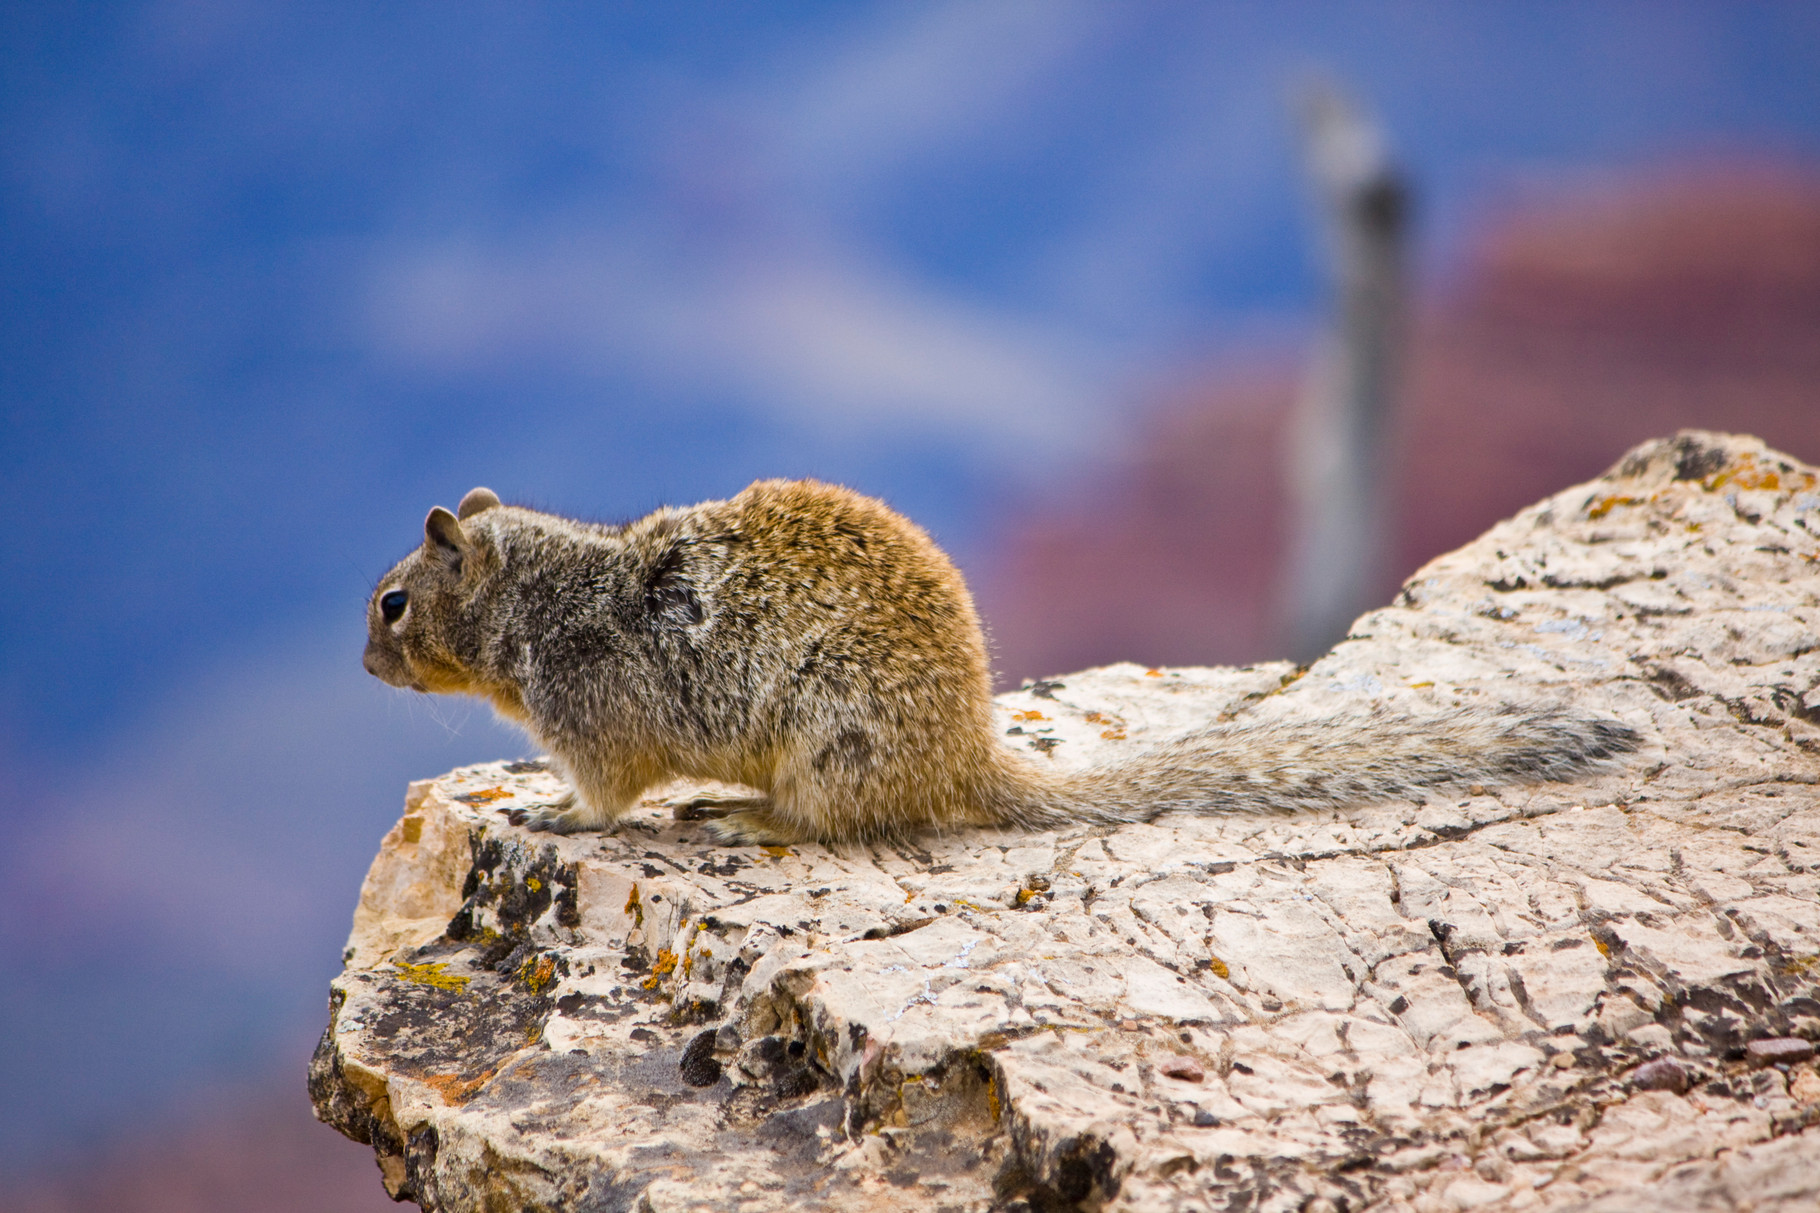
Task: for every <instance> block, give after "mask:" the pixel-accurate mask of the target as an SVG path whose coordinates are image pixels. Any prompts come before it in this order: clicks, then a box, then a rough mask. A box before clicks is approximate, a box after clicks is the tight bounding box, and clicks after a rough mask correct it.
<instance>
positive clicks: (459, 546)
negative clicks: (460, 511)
mask: <svg viewBox="0 0 1820 1213" xmlns="http://www.w3.org/2000/svg"><path fill="white" fill-rule="evenodd" d="M423 538H424V542H425V543H427V544H428V545H429V546H430V547H431V548H433V549H434V550H435V552H436V554H437V555H439V556H441V557H442V558H443V559H444V560H446V561H448V562H449V563H450V564H451V565H454V566H455V567H456V568H460V567H461V558H462V557H463V556H465V555H467V552H468V549H469V548H470V547H472V546H473V544H472V543H471V541H470V540H469V539H468V533H467V532H466V531H464V530H462V529H461V523H460V521H459V520H457V519H456V517H455V515H453V514H451V513H449V512H448V511H447V510H445V509H443V508H442V507H441V506H437V507H436V508H435V509H433V510H431V511H430V516H429V517H428V518H425V519H424V520H423Z"/></svg>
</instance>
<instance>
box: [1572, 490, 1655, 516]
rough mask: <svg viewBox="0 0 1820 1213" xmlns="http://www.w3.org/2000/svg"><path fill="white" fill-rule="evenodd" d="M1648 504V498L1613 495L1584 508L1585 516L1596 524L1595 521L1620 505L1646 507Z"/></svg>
mask: <svg viewBox="0 0 1820 1213" xmlns="http://www.w3.org/2000/svg"><path fill="white" fill-rule="evenodd" d="M1648 504H1649V498H1647V497H1626V496H1623V495H1621V494H1616V493H1614V494H1613V495H1612V496H1610V497H1601V498H1599V499H1598V500H1597V501H1595V502H1593V503H1592V504H1591V505H1589V506H1587V507H1586V516H1587V517H1588V518H1590V519H1592V520H1593V521H1595V522H1596V521H1597V520H1599V519H1601V518H1603V517H1605V516H1606V515H1607V514H1609V513H1611V512H1612V511H1613V510H1615V509H1617V508H1618V507H1619V506H1621V505H1648Z"/></svg>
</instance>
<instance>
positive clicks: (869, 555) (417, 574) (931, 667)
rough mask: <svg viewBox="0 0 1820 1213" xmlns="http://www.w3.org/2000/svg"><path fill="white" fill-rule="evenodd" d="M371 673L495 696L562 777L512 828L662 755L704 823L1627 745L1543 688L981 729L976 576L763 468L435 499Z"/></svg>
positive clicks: (377, 598) (589, 814)
mask: <svg viewBox="0 0 1820 1213" xmlns="http://www.w3.org/2000/svg"><path fill="white" fill-rule="evenodd" d="M367 622H368V636H369V639H368V643H367V649H366V657H365V664H366V668H367V670H368V671H369V672H371V673H372V674H374V675H375V676H377V677H379V678H381V679H383V680H384V681H386V682H388V683H391V684H392V685H394V686H402V687H411V688H413V689H416V690H419V691H438V692H462V693H467V694H473V695H479V696H482V697H484V698H486V699H489V700H491V701H492V703H493V705H494V707H495V708H497V709H498V711H499V712H500V713H501V714H502V715H504V716H506V717H508V718H510V719H512V720H514V721H516V722H518V723H519V724H521V725H522V726H524V727H525V728H526V729H527V730H528V731H529V732H530V734H531V735H532V737H533V738H534V739H535V740H536V741H537V742H538V743H539V744H541V745H542V746H543V747H544V748H546V749H547V750H548V751H549V752H550V754H551V755H552V757H553V758H554V759H555V760H556V762H557V763H558V764H559V766H560V768H561V770H562V772H563V774H564V775H565V776H566V777H567V778H568V779H569V781H570V783H571V784H572V785H573V788H574V791H573V792H572V793H571V794H570V795H569V796H567V797H565V799H564V801H563V802H561V803H559V804H556V805H552V806H549V807H548V808H545V809H542V810H540V811H538V812H537V813H535V814H533V815H532V816H531V817H530V819H529V824H531V826H532V827H533V828H538V829H550V830H556V831H559V832H564V833H566V832H569V831H572V830H585V829H600V828H603V827H605V826H608V825H610V824H611V823H612V822H613V821H614V820H615V819H617V818H618V817H620V816H621V815H622V814H624V813H625V812H626V811H627V810H628V809H630V808H631V807H632V805H633V804H635V803H636V802H637V800H638V798H639V796H640V794H641V793H643V792H644V791H645V790H646V789H647V788H650V787H652V786H654V785H657V784H661V783H664V782H667V781H668V780H670V779H672V778H675V777H677V776H689V777H694V778H700V779H715V780H722V781H725V782H728V783H738V784H744V785H746V786H748V787H751V788H753V789H754V790H755V791H756V792H757V793H758V794H757V795H754V796H751V797H748V798H742V799H729V800H721V801H716V802H712V803H710V802H698V803H697V804H696V805H694V806H692V807H693V808H694V810H695V811H697V812H700V813H704V814H705V815H708V816H711V817H713V818H714V821H713V823H712V824H713V828H715V829H716V830H717V831H718V832H719V833H721V834H722V835H723V836H724V837H728V838H733V839H739V840H744V841H765V842H789V841H798V840H821V841H836V840H840V839H850V838H871V837H879V836H883V835H890V834H897V833H903V832H907V831H912V830H917V829H922V828H927V827H931V826H935V827H940V826H961V825H986V824H999V825H1014V826H1030V827H1045V826H1054V825H1060V824H1066V823H1071V822H1089V821H1091V822H1126V821H1141V820H1148V819H1150V818H1152V817H1155V816H1157V815H1158V814H1160V813H1163V812H1167V811H1169V810H1172V809H1188V810H1194V811H1200V812H1225V811H1265V812H1281V811H1291V810H1296V809H1303V808H1315V807H1329V806H1334V805H1339V804H1350V803H1358V802H1363V801H1369V800H1376V799H1383V798H1385V797H1389V796H1394V795H1397V794H1400V793H1407V792H1409V791H1412V790H1414V789H1418V788H1423V787H1431V786H1435V785H1442V784H1457V783H1466V782H1483V783H1494V782H1510V781H1517V780H1536V779H1560V778H1567V777H1570V776H1572V775H1574V774H1575V773H1577V772H1580V771H1583V770H1585V769H1587V768H1588V767H1589V766H1592V765H1594V764H1597V763H1599V762H1600V761H1602V760H1605V759H1609V758H1612V757H1614V756H1616V755H1618V754H1621V753H1626V752H1629V751H1631V750H1633V749H1635V748H1636V745H1637V738H1636V735H1635V734H1634V733H1633V732H1632V731H1631V730H1630V729H1628V728H1626V727H1625V726H1623V725H1621V724H1619V723H1617V722H1615V721H1610V720H1597V719H1586V718H1581V717H1577V716H1572V715H1568V714H1566V713H1562V712H1558V711H1552V710H1543V711H1538V712H1527V713H1525V712H1518V711H1514V710H1511V709H1505V710H1501V711H1494V712H1486V711H1477V712H1474V711H1456V712H1454V713H1451V714H1446V715H1442V716H1439V717H1435V718H1432V719H1427V720H1423V721H1416V720H1412V719H1410V718H1407V717H1401V716H1395V715H1391V714H1389V713H1384V712H1376V713H1370V714H1361V715H1358V716H1356V717H1350V718H1345V719H1341V720H1335V721H1326V722H1322V723H1320V724H1319V725H1308V724H1294V725H1292V724H1283V723H1279V724H1265V725H1249V726H1247V725H1242V724H1234V725H1221V726H1215V727H1211V728H1208V729H1204V730H1201V731H1198V732H1196V733H1193V734H1190V735H1188V736H1186V737H1181V738H1177V739H1175V740H1173V741H1170V742H1167V743H1165V744H1163V745H1160V746H1156V747H1154V748H1151V749H1148V750H1145V751H1143V752H1141V753H1139V754H1137V755H1135V756H1133V757H1131V758H1128V759H1125V760H1123V761H1120V762H1118V763H1113V764H1107V765H1104V766H1100V767H1096V768H1093V769H1091V770H1088V771H1085V772H1082V773H1079V774H1067V773H1063V772H1059V771H1056V770H1054V769H1051V768H1048V767H1045V766H1040V765H1038V764H1037V762H1036V761H1033V760H1031V759H1029V758H1027V757H1025V756H1023V755H1021V754H1019V753H1017V752H1015V751H1013V750H1011V749H1009V748H1007V747H1005V746H1003V745H1001V744H1000V743H999V741H998V738H997V735H996V730H995V728H994V726H993V722H992V715H991V676H990V672H989V669H988V665H987V657H986V645H985V640H984V637H983V635H982V633H981V630H980V624H979V617H978V615H977V614H976V613H975V612H974V608H973V600H972V597H971V596H970V595H969V594H968V592H967V587H966V584H965V583H964V582H963V581H962V579H961V576H960V573H959V572H958V571H957V570H956V569H955V567H954V565H953V564H952V563H951V562H950V561H949V560H948V558H947V556H946V555H944V554H943V553H942V551H941V549H939V548H938V547H936V546H935V544H934V542H933V541H931V540H930V538H929V537H928V535H926V534H924V532H923V531H922V530H921V529H920V528H918V527H917V526H915V525H914V524H912V523H911V522H909V521H908V520H906V519H904V518H903V517H901V516H899V515H898V514H896V513H893V512H892V511H891V510H890V509H889V508H888V507H886V506H885V505H884V504H883V503H882V502H878V501H875V500H872V499H871V498H868V497H862V496H860V495H859V494H857V493H853V492H850V491H848V490H846V489H843V488H837V487H834V486H832V485H826V484H818V483H815V482H812V481H783V480H767V481H760V482H759V483H757V484H754V485H752V486H751V487H749V488H747V489H746V490H745V491H744V492H742V493H740V494H739V495H738V496H736V497H734V498H732V499H731V500H728V501H709V502H704V503H702V504H700V505H696V506H690V507H688V508H685V509H662V510H659V511H657V512H656V513H654V514H651V515H649V516H647V517H645V518H641V519H639V520H638V521H636V522H633V523H631V524H629V525H626V526H623V527H616V526H596V525H590V524H587V523H580V522H573V521H570V520H568V519H564V518H559V517H555V516H553V515H549V514H543V513H538V512H536V511H533V510H528V509H521V508H518V507H514V506H506V505H501V504H500V503H499V499H498V498H497V497H495V496H494V495H493V494H492V493H491V492H490V491H488V490H486V489H475V490H474V491H473V492H471V493H469V494H468V495H467V496H466V497H465V498H463V499H462V502H461V506H460V509H459V511H458V514H451V513H449V511H447V510H445V509H442V508H441V507H438V508H436V509H434V510H432V511H430V515H429V517H428V519H426V520H425V524H424V542H423V546H421V547H420V548H418V550H417V551H415V552H413V553H412V554H411V555H410V556H407V557H406V558H405V559H404V560H403V561H401V562H400V563H399V564H398V566H397V567H396V568H394V569H393V570H392V571H391V572H389V573H387V574H386V576H385V578H384V579H383V580H381V581H380V583H379V586H378V588H377V589H376V590H375V591H374V593H373V598H372V601H371V602H370V603H369V605H368V610H367Z"/></svg>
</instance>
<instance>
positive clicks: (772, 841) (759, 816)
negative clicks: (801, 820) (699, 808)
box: [701, 800, 804, 847]
mask: <svg viewBox="0 0 1820 1213" xmlns="http://www.w3.org/2000/svg"><path fill="white" fill-rule="evenodd" d="M753 803H754V807H752V808H744V809H733V808H721V809H719V810H717V811H711V812H702V813H701V818H702V819H705V820H706V822H707V826H708V832H709V833H710V834H713V835H714V837H715V838H717V839H718V840H720V841H721V842H723V843H726V844H727V845H728V846H735V847H781V846H788V845H789V844H790V843H793V842H802V841H804V837H803V832H802V831H801V830H800V829H797V828H796V827H795V826H793V825H791V824H790V822H789V821H788V820H786V819H785V818H784V817H783V816H782V815H780V814H779V813H778V812H777V811H776V809H775V808H774V807H773V806H772V804H771V802H770V801H769V800H756V801H754V802H753ZM760 805H762V806H763V807H757V806H760Z"/></svg>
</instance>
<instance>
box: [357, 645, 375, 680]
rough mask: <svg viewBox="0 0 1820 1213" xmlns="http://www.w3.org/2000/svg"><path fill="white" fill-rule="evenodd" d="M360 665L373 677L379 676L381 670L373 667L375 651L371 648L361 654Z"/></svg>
mask: <svg viewBox="0 0 1820 1213" xmlns="http://www.w3.org/2000/svg"><path fill="white" fill-rule="evenodd" d="M360 666H361V668H362V669H364V670H365V671H366V672H367V673H369V674H371V675H372V676H373V677H375V678H377V677H379V671H378V670H376V669H374V668H373V651H372V650H371V649H368V650H367V651H366V652H364V653H362V654H361V655H360Z"/></svg>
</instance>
